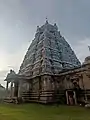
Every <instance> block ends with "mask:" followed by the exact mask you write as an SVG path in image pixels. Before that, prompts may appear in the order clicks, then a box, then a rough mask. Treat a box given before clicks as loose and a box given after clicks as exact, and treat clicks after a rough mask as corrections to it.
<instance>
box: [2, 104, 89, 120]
mask: <svg viewBox="0 0 90 120" xmlns="http://www.w3.org/2000/svg"><path fill="white" fill-rule="evenodd" d="M0 120H90V110H89V109H87V108H82V107H70V106H55V105H53V106H48V105H46V106H45V105H40V104H23V105H14V104H0Z"/></svg>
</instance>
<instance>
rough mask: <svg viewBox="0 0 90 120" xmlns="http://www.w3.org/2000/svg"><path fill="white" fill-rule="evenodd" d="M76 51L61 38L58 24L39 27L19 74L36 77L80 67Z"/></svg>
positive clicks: (46, 24)
mask: <svg viewBox="0 0 90 120" xmlns="http://www.w3.org/2000/svg"><path fill="white" fill-rule="evenodd" d="M80 65H81V64H80V62H79V60H78V59H77V57H76V55H75V53H74V51H73V50H72V49H71V47H70V45H69V44H68V43H67V41H66V40H65V39H64V37H62V36H61V34H60V31H58V27H57V25H56V24H54V25H51V24H49V23H48V21H46V23H45V24H44V25H43V26H41V27H39V26H37V31H36V34H35V38H34V40H33V41H32V43H31V45H30V47H29V48H28V51H27V53H26V55H25V58H24V60H23V63H22V65H21V67H20V70H19V74H20V75H25V76H30V77H31V78H32V77H35V76H38V75H42V74H51V75H54V74H59V73H60V72H61V71H63V70H65V69H71V68H75V67H77V66H80Z"/></svg>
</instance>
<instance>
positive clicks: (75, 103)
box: [73, 91, 77, 105]
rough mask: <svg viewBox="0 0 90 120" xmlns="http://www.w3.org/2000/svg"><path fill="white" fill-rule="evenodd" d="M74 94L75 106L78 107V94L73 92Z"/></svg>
mask: <svg viewBox="0 0 90 120" xmlns="http://www.w3.org/2000/svg"><path fill="white" fill-rule="evenodd" d="M73 93H74V95H73V97H74V101H75V105H77V98H76V93H75V91H73Z"/></svg>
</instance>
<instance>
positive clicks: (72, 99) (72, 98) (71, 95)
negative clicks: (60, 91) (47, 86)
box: [66, 90, 77, 105]
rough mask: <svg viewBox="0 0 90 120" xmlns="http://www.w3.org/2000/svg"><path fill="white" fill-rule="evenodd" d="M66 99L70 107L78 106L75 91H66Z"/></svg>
mask: <svg viewBox="0 0 90 120" xmlns="http://www.w3.org/2000/svg"><path fill="white" fill-rule="evenodd" d="M66 99H67V104H68V105H76V104H77V100H76V93H75V91H73V90H67V91H66Z"/></svg>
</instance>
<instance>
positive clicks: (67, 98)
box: [66, 91, 69, 105]
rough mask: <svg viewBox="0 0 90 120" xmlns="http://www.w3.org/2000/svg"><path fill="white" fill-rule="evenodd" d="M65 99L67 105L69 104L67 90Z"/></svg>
mask: <svg viewBox="0 0 90 120" xmlns="http://www.w3.org/2000/svg"><path fill="white" fill-rule="evenodd" d="M66 100H67V105H68V104H69V101H68V92H67V91H66Z"/></svg>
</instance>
